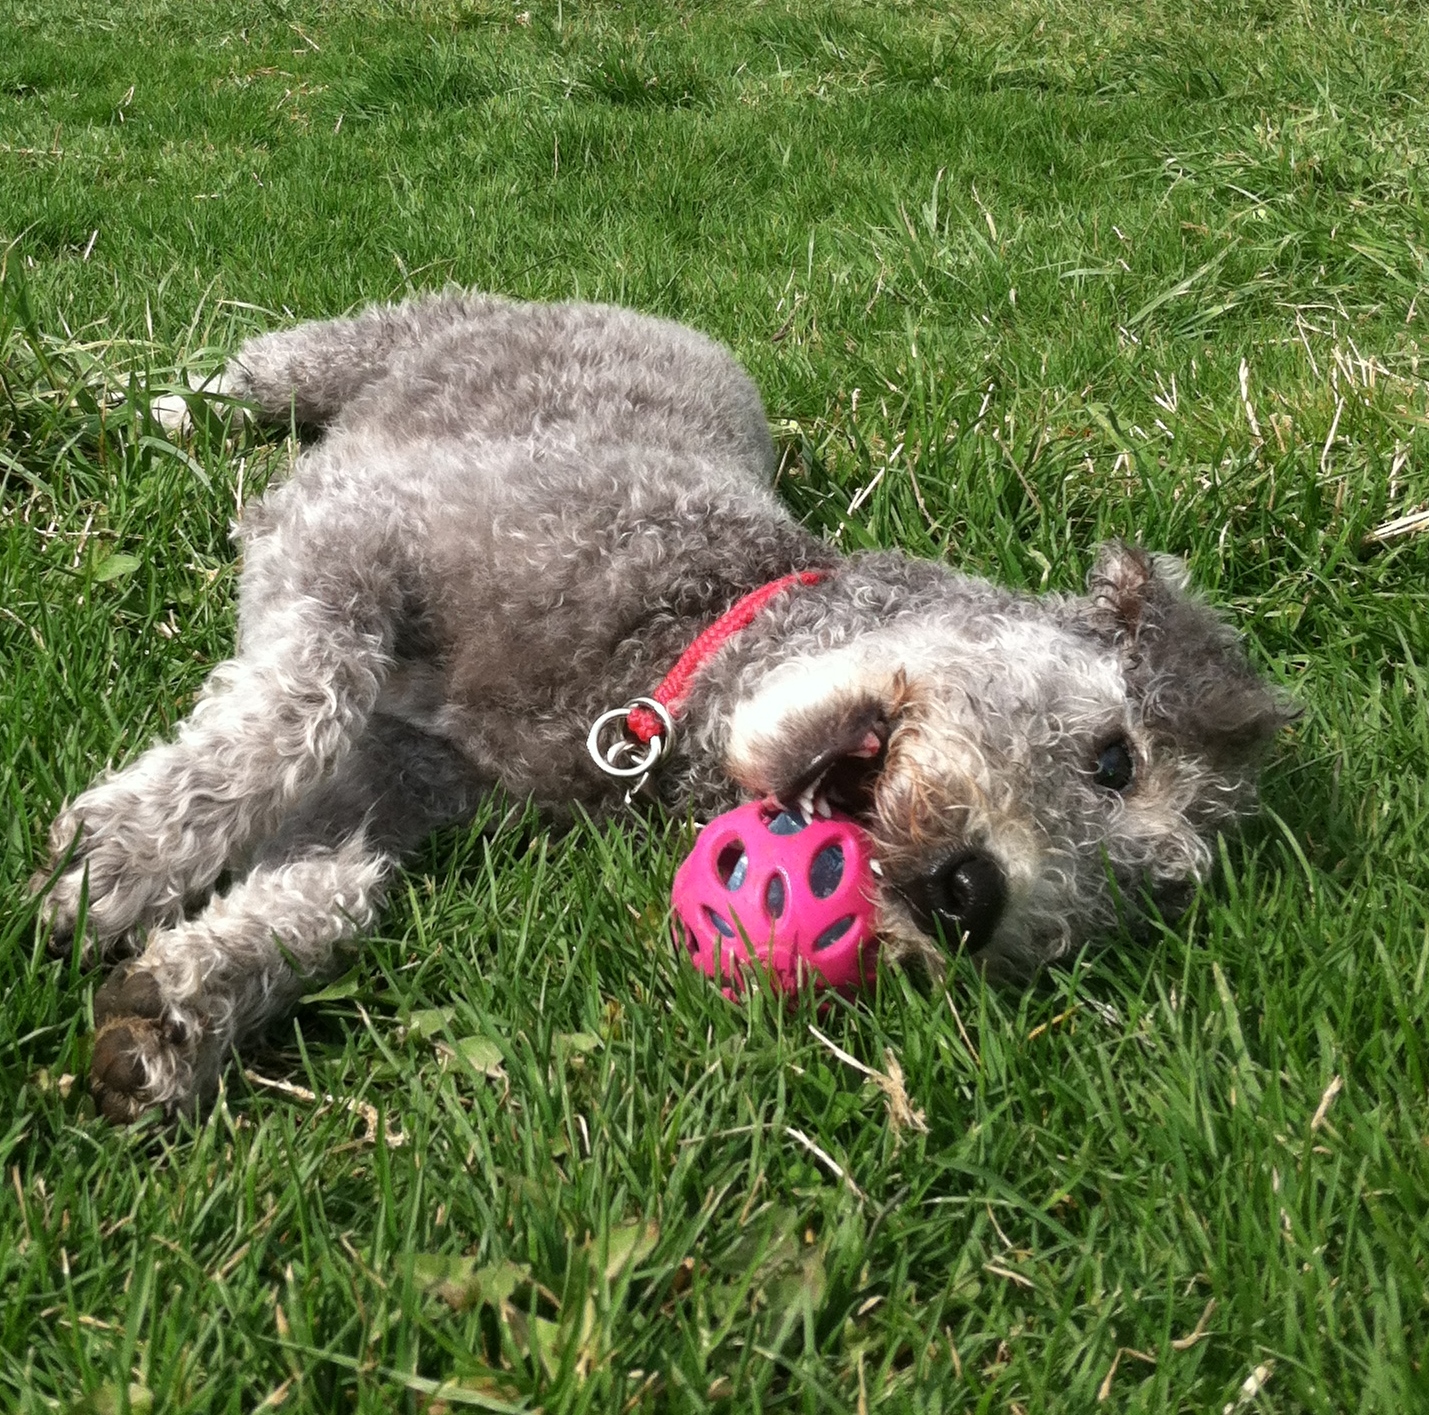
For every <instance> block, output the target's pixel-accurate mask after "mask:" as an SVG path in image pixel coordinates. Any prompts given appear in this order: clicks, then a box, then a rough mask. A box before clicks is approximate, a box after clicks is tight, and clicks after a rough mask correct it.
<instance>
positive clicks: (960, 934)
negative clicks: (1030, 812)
mask: <svg viewBox="0 0 1429 1415" xmlns="http://www.w3.org/2000/svg"><path fill="white" fill-rule="evenodd" d="M898 892H899V894H901V895H902V896H903V899H904V900H905V902H906V903H907V905H908V909H909V912H910V913H911V914H912V915H913V919H914V922H915V923H916V924H917V925H918V927H919V928H920V929H922V931H923V932H924V933H926V934H929V935H932V936H934V937H936V936H937V935H938V933H939V932H940V931H941V933H942V936H943V937H944V938H945V939H946V940H947V942H948V943H949V944H951V945H952V946H954V947H957V946H958V945H961V946H962V947H963V948H966V949H967V950H968V952H969V953H976V952H977V951H978V949H980V948H982V947H984V946H985V945H986V944H988V943H990V942H991V941H992V935H993V933H994V932H995V931H996V929H997V925H998V922H999V920H1001V918H1002V911H1003V909H1005V908H1006V907H1007V881H1006V880H1005V879H1004V878H1003V874H1002V868H1001V866H1000V865H999V864H998V863H997V861H996V860H994V859H993V858H992V856H991V855H988V854H985V853H984V852H983V851H981V850H960V851H958V853H957V854H956V855H951V856H949V857H948V858H947V859H946V860H944V861H943V862H942V864H940V865H939V866H938V867H937V868H936V869H934V870H931V871H930V872H929V873H928V874H926V875H923V876H921V877H920V878H918V879H915V880H912V881H911V882H909V883H908V884H904V885H900V886H898Z"/></svg>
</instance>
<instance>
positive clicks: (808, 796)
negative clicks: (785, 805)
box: [799, 782, 818, 821]
mask: <svg viewBox="0 0 1429 1415" xmlns="http://www.w3.org/2000/svg"><path fill="white" fill-rule="evenodd" d="M817 785H818V783H817V782H815V783H814V785H813V786H810V787H808V788H807V789H806V790H805V791H804V793H803V795H801V796H800V797H799V814H800V815H802V816H803V817H804V819H805V820H806V821H811V820H813V818H814V791H815V789H816V787H817Z"/></svg>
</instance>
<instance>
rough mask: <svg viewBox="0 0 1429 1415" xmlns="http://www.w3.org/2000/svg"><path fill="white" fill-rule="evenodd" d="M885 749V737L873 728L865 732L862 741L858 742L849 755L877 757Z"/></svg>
mask: <svg viewBox="0 0 1429 1415" xmlns="http://www.w3.org/2000/svg"><path fill="white" fill-rule="evenodd" d="M882 750H883V739H882V738H881V737H880V736H879V735H878V733H877V732H874V731H873V730H872V729H871V728H870V729H869V731H868V732H867V734H865V736H864V739H863V741H862V742H860V743H859V744H858V746H857V747H855V748H854V749H853V751H851V752H849V753H848V755H849V756H851V757H868V758H872V757H876V756H877V755H878V754H879V753H880V752H881V751H882Z"/></svg>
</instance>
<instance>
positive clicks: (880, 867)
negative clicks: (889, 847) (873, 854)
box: [868, 860, 883, 879]
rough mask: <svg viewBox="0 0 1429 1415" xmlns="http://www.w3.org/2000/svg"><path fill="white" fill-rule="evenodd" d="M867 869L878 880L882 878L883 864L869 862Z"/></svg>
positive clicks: (875, 861)
mask: <svg viewBox="0 0 1429 1415" xmlns="http://www.w3.org/2000/svg"><path fill="white" fill-rule="evenodd" d="M868 868H869V869H871V870H872V871H873V873H874V874H876V875H877V876H878V877H879V879H882V878H883V864H882V862H881V861H879V860H870V861H869V862H868Z"/></svg>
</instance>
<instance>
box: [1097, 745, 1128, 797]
mask: <svg viewBox="0 0 1429 1415" xmlns="http://www.w3.org/2000/svg"><path fill="white" fill-rule="evenodd" d="M1135 775H1136V758H1135V757H1133V756H1132V754H1131V747H1130V746H1129V745H1128V743H1127V741H1126V738H1124V737H1118V738H1117V739H1116V741H1115V742H1108V743H1107V744H1106V746H1105V747H1103V748H1102V749H1101V751H1100V752H1098V753H1097V764H1096V767H1095V768H1094V769H1093V771H1092V780H1093V781H1095V782H1096V784H1097V785H1098V786H1102V787H1105V788H1106V789H1107V790H1108V791H1125V790H1126V788H1127V787H1128V786H1130V785H1131V779H1132V777H1134V776H1135Z"/></svg>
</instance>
